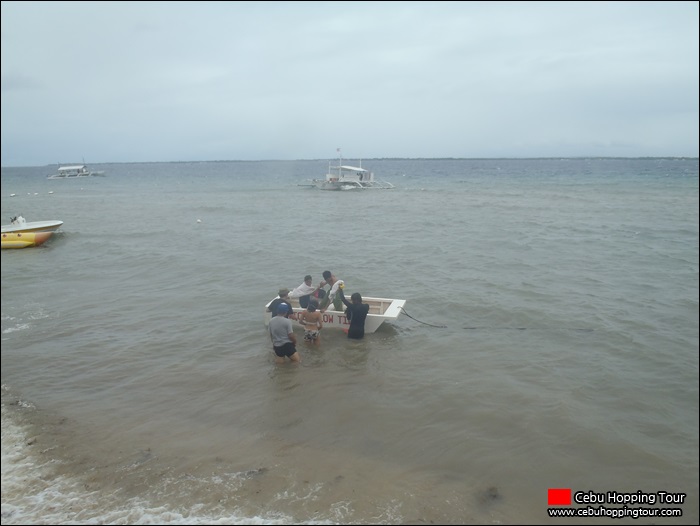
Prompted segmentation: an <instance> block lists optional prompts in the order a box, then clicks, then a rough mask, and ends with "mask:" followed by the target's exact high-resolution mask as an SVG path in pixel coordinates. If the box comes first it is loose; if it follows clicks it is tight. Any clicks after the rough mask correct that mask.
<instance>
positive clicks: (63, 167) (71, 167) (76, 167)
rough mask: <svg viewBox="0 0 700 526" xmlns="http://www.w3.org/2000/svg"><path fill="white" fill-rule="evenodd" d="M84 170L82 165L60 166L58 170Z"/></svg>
mask: <svg viewBox="0 0 700 526" xmlns="http://www.w3.org/2000/svg"><path fill="white" fill-rule="evenodd" d="M83 168H85V165H84V164H76V165H74V166H61V167H60V168H59V170H82V169H83Z"/></svg>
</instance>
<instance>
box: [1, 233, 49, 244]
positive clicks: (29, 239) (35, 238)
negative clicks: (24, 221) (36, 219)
mask: <svg viewBox="0 0 700 526" xmlns="http://www.w3.org/2000/svg"><path fill="white" fill-rule="evenodd" d="M52 235H53V232H3V233H2V248H27V247H38V246H39V245H41V244H42V243H44V242H45V241H46V240H47V239H49V238H50V237H51V236H52Z"/></svg>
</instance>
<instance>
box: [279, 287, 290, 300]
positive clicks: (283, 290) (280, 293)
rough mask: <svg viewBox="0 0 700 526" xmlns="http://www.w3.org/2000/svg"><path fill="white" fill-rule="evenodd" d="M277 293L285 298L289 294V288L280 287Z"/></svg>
mask: <svg viewBox="0 0 700 526" xmlns="http://www.w3.org/2000/svg"><path fill="white" fill-rule="evenodd" d="M278 294H279V295H280V298H286V297H287V296H289V289H280V290H279V292H278Z"/></svg>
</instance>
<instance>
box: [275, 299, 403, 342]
mask: <svg viewBox="0 0 700 526" xmlns="http://www.w3.org/2000/svg"><path fill="white" fill-rule="evenodd" d="M349 296H350V294H349V293H346V297H349ZM275 299H276V298H273V299H271V300H270V301H268V302H267V303H266V304H265V310H264V321H265V327H267V325H268V323H270V318H271V317H272V313H271V312H270V311H268V310H267V307H268V305H270V303H272V302H273V301H274V300H275ZM290 303H291V304H292V309H293V310H294V313H293V314H290V315H289V318H290V319H291V320H296V319H297V314H298V313H299V312H301V311H303V310H305V309H303V308H302V307H300V306H299V302H298V301H297V300H296V299H291V300H290ZM362 303H367V304H369V314H367V319H366V320H365V334H371V333H373V332H375V331H376V330H377V329H378V328H379V327H380V326H381V324H382V323H384V322H385V321H392V320H395V319H396V318H398V317H399V314H401V311H402V309H403V306H404V305H405V304H406V300H397V299H390V298H376V297H363V298H362ZM332 308H333V305H330V308H329V309H328V310H327V311H326V312H324V313H323V314H322V315H321V317H322V320H323V328H324V329H348V328H350V321H349V320H348V318H347V316H346V315H345V312H344V311H337V310H331V309H332ZM294 326H297V327H299V328H302V325H301V324H298V323H294Z"/></svg>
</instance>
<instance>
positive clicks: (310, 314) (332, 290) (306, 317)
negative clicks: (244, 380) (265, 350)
mask: <svg viewBox="0 0 700 526" xmlns="http://www.w3.org/2000/svg"><path fill="white" fill-rule="evenodd" d="M312 283H313V278H312V276H311V275H306V276H304V282H303V283H302V284H301V285H299V286H298V287H296V288H295V289H294V290H292V291H291V292H290V291H289V290H288V289H280V290H279V293H278V294H279V296H278V297H277V298H275V299H274V300H272V302H270V305H268V307H267V310H268V311H270V312H271V314H272V318H271V319H270V323H269V326H268V330H269V332H270V340H272V348H273V350H274V352H275V361H276V362H277V363H284V361H285V358H289V359H290V360H291V361H292V362H301V356H299V352H298V351H297V349H296V345H297V339H296V335H295V334H294V330H293V325H292V320H290V319H289V315H290V314H292V313H293V312H294V310H293V308H292V303H291V301H290V300H291V298H295V299H297V300H298V301H299V306H300V307H301V308H303V309H305V310H303V311H301V312H300V313H299V314H298V315H297V321H298V322H299V324H301V325H302V326H303V327H304V341H305V342H308V343H310V344H313V345H319V343H320V341H321V338H320V331H321V329H322V328H323V319H322V316H323V313H324V312H325V311H326V310H327V309H328V307H329V306H330V305H331V304H333V308H334V309H335V310H337V311H340V310H342V309H343V305H345V306H346V307H347V308H346V309H345V314H346V316H347V317H348V320H349V321H350V327H348V329H347V335H348V338H351V339H362V338H363V337H364V335H365V319H367V313H368V312H369V305H368V304H366V303H362V296H361V295H360V293H359V292H355V293H353V294H352V295H351V296H350V301H348V300H347V298H346V297H345V295H344V294H343V287H344V285H345V283H344V282H343V280H340V279H338V278H336V277H335V275H333V273H332V272H331V271H330V270H325V271H324V272H323V280H322V281H321V282H320V283H319V284H318V285H317V286H314V285H313V284H312ZM326 286H328V287H329V290H328V291H326V290H325V288H324V287H326Z"/></svg>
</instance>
